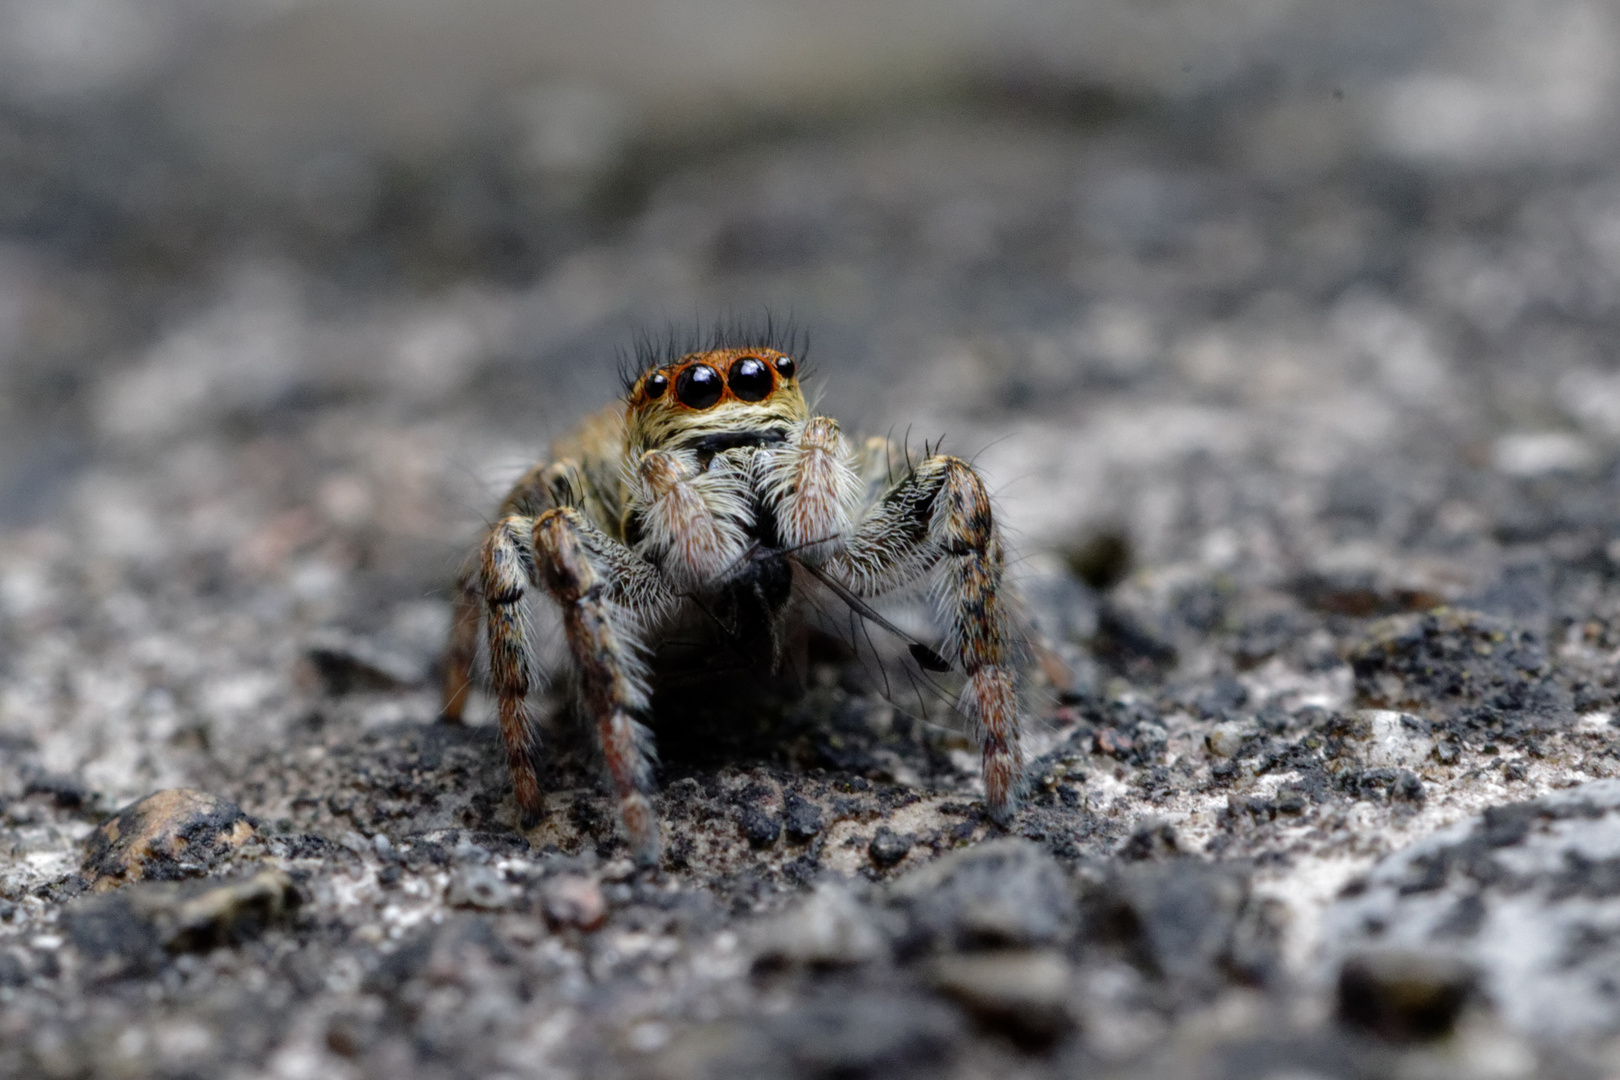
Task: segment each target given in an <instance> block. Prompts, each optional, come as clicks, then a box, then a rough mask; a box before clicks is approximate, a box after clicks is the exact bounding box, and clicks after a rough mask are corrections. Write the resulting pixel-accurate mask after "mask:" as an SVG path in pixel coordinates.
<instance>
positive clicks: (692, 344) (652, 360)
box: [619, 311, 810, 394]
mask: <svg viewBox="0 0 1620 1080" xmlns="http://www.w3.org/2000/svg"><path fill="white" fill-rule="evenodd" d="M632 348H633V350H634V351H633V353H632V354H631V355H628V356H625V355H621V357H620V362H619V377H620V379H621V380H622V381H623V383H624V390H625V393H626V394H628V393H630V392H631V391H633V390H634V389H635V387H636V382H637V380H638V379H640V378H641V376H642V375H643V374H644V373H646V372H648V371H650V370H652V369H653V368H659V367H664V366H665V365H667V364H672V363H674V362H675V361H677V360H679V359H680V358H681V357H683V356H687V355H689V354H691V353H697V352H712V351H714V350H718V349H746V348H757V349H772V350H774V351H776V352H779V353H786V354H787V355H788V356H791V357H793V358H794V359H795V360H796V361H798V363H799V374H800V376H801V377H802V376H803V374H804V359H805V354H806V353H808V352H809V351H810V335H809V333H808V332H807V331H805V330H804V329H802V328H801V327H800V326H799V325H798V323H797V322H795V321H794V319H793V317H792V316H791V315H789V316H787V317H786V318H781V319H779V318H777V317H776V316H774V315H772V314H771V313H770V312H769V311H767V312H765V313H764V314H763V315H761V316H759V317H756V318H752V319H749V318H740V317H733V318H729V319H723V320H720V321H718V322H715V323H713V324H708V325H705V324H703V323H699V322H694V323H692V324H690V325H688V326H676V325H674V324H673V323H672V324H670V325H669V326H667V327H666V328H665V329H664V332H663V333H662V334H656V333H653V332H652V331H649V330H646V329H642V330H638V331H637V332H636V334H635V337H634V340H633V342H632Z"/></svg>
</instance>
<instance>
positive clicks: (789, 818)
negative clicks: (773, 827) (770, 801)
mask: <svg viewBox="0 0 1620 1080" xmlns="http://www.w3.org/2000/svg"><path fill="white" fill-rule="evenodd" d="M782 805H783V810H784V816H785V818H786V824H787V836H788V839H789V840H791V841H793V842H794V843H795V844H804V843H808V842H809V841H811V840H813V839H815V837H816V835H817V834H818V833H820V832H821V829H822V822H821V807H819V806H817V805H816V804H815V803H813V802H811V801H810V800H809V799H805V798H802V797H800V796H798V795H789V796H788V797H787V798H786V799H784V800H783V804H782Z"/></svg>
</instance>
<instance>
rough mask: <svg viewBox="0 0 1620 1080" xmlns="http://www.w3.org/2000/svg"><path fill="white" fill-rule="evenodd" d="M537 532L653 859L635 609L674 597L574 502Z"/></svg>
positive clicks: (634, 828)
mask: <svg viewBox="0 0 1620 1080" xmlns="http://www.w3.org/2000/svg"><path fill="white" fill-rule="evenodd" d="M533 536H534V551H535V557H536V564H537V566H538V568H539V572H540V578H541V580H542V581H543V582H544V583H545V586H546V589H547V590H548V591H549V592H550V593H551V597H552V599H553V600H555V601H556V602H557V605H558V606H559V607H560V608H561V609H562V615H563V626H564V629H565V630H566V632H567V635H568V647H569V650H570V651H571V652H572V653H573V657H574V662H575V664H576V665H577V666H578V668H579V673H580V690H581V696H582V698H583V703H584V706H585V709H586V711H587V712H588V713H589V715H590V718H591V720H592V721H593V722H594V723H595V725H596V734H597V740H598V742H599V743H600V744H601V747H602V756H603V758H604V760H605V761H606V763H607V770H608V775H609V776H610V777H611V778H612V780H613V788H614V793H615V794H616V795H617V797H618V800H619V818H620V820H621V821H622V822H623V823H624V829H625V832H626V833H627V834H628V835H629V839H630V849H631V852H632V854H633V855H634V856H635V859H636V861H637V862H638V863H641V864H642V865H644V866H649V865H653V864H656V863H657V862H658V853H659V839H658V818H657V816H656V815H655V814H654V813H653V808H652V802H651V801H650V800H649V799H648V797H647V792H648V788H649V786H650V785H649V781H650V779H651V777H650V767H649V766H650V759H651V755H652V745H651V741H652V740H651V737H650V736H649V735H648V733H647V729H646V728H644V727H642V726H641V724H640V723H638V722H637V720H636V716H637V714H640V713H644V712H645V711H646V709H647V704H648V699H647V686H646V675H645V671H644V669H643V665H642V663H641V661H640V659H639V658H638V656H637V649H638V646H639V642H638V641H637V638H638V636H639V627H638V626H637V620H636V619H635V618H634V617H633V616H632V615H631V614H630V613H631V612H632V611H637V610H639V611H642V612H645V613H646V616H647V617H655V616H657V615H658V614H659V613H660V611H661V610H662V609H663V608H664V607H665V606H666V605H667V604H668V603H670V601H671V600H672V597H671V595H670V594H669V592H668V590H667V588H666V587H665V586H664V584H663V582H662V580H661V579H660V577H659V576H658V573H657V571H656V570H655V569H654V568H653V567H652V566H651V565H649V564H648V563H647V562H645V561H644V560H642V559H640V558H637V557H636V556H635V554H634V553H632V552H631V551H630V550H629V549H628V548H626V547H625V546H624V545H622V544H620V543H618V542H617V541H614V540H612V539H610V538H609V537H607V536H605V535H604V534H603V533H602V532H600V531H599V530H597V529H596V528H595V527H594V526H592V525H591V524H590V523H589V522H588V521H587V520H586V518H585V515H584V514H582V513H581V512H580V511H578V510H577V509H574V508H573V507H558V508H557V509H554V510H548V511H546V512H545V513H544V514H541V515H540V517H539V518H537V519H536V520H535V522H534V533H533Z"/></svg>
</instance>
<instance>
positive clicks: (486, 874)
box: [447, 864, 516, 911]
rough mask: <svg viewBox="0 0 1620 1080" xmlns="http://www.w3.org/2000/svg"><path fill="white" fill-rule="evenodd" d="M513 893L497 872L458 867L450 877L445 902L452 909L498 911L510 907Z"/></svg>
mask: <svg viewBox="0 0 1620 1080" xmlns="http://www.w3.org/2000/svg"><path fill="white" fill-rule="evenodd" d="M515 892H516V890H514V889H513V888H512V886H511V885H509V884H508V883H507V881H506V879H505V878H503V877H502V876H501V874H500V872H499V871H498V870H495V869H494V868H492V867H489V866H480V865H478V864H474V865H471V866H463V867H460V868H458V869H457V870H456V872H455V873H454V874H452V875H451V877H450V893H449V896H448V897H447V902H448V903H449V904H450V906H452V907H475V908H483V909H484V910H486V911H498V910H500V909H501V908H505V907H510V906H511V904H512V900H513V898H514V896H515Z"/></svg>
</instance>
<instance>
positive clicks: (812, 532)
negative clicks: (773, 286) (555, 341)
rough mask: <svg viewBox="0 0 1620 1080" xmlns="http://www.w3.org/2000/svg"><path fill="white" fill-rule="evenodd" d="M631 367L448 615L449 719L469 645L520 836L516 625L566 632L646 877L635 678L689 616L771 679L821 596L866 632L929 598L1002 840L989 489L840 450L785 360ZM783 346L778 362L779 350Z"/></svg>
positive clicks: (942, 658)
mask: <svg viewBox="0 0 1620 1080" xmlns="http://www.w3.org/2000/svg"><path fill="white" fill-rule="evenodd" d="M714 344H715V346H716V347H712V348H709V349H707V350H705V351H701V352H689V353H686V354H685V355H680V356H674V355H670V353H673V352H674V351H675V350H670V352H669V353H665V354H663V355H657V356H649V357H645V358H644V362H643V365H642V370H640V371H639V372H638V373H637V374H636V375H635V376H634V377H633V378H632V379H631V380H629V384H628V388H627V392H626V397H625V400H624V401H623V402H621V403H616V404H615V405H613V406H612V407H610V408H608V409H606V410H604V411H602V412H600V413H597V414H595V415H593V416H591V417H589V418H587V419H586V420H585V421H584V423H582V424H581V425H580V427H579V428H578V429H577V430H576V431H574V432H573V433H572V434H570V435H569V436H567V437H566V438H564V439H562V440H560V441H559V442H558V443H557V444H556V445H555V446H554V447H553V448H552V460H551V461H550V462H545V463H541V464H539V465H536V466H535V467H534V468H532V469H530V470H529V472H528V473H526V474H525V475H524V476H523V477H522V478H521V479H520V480H519V481H518V482H517V485H516V486H515V487H514V488H513V489H512V491H511V492H510V494H508V495H507V497H506V500H505V502H503V503H502V505H501V509H500V513H499V515H498V519H497V520H496V522H495V524H494V525H492V526H491V527H490V529H489V530H488V532H487V534H486V535H485V537H484V540H483V542H482V544H481V545H480V547H479V549H478V552H477V553H476V555H475V557H474V558H472V559H471V560H469V562H468V567H467V569H466V571H465V572H464V573H463V575H462V579H461V585H460V589H459V590H458V593H457V598H456V610H455V614H454V621H453V624H452V629H451V634H450V643H449V650H448V658H447V664H446V675H445V685H444V716H445V718H446V719H447V720H451V721H457V720H459V719H460V717H461V713H462V709H463V706H464V703H465V699H466V695H467V691H468V688H469V686H470V684H471V672H472V666H473V662H474V658H475V655H476V653H477V651H478V649H477V646H478V630H479V626H480V625H481V624H482V625H483V626H484V627H485V633H486V636H487V641H488V651H489V660H490V677H491V683H492V688H493V691H494V695H495V699H496V706H497V709H498V712H499V717H500V726H501V734H502V737H503V739H504V741H505V744H506V752H507V761H508V764H509V766H510V768H511V772H512V782H513V786H514V788H515V789H516V796H517V803H518V808H519V812H520V814H521V816H522V818H523V821H524V824H525V825H530V824H533V823H534V822H536V821H538V820H539V818H540V816H541V812H542V809H543V798H542V794H541V791H540V785H539V781H538V778H537V776H536V771H535V752H536V749H537V747H536V735H535V731H534V726H533V723H532V719H531V716H530V713H529V706H528V696H529V690H530V687H531V686H532V685H533V683H534V681H535V678H536V671H535V660H534V655H533V651H532V647H531V642H529V641H528V640H526V637H525V621H524V619H523V616H522V605H523V603H524V599H525V596H526V594H527V593H528V592H529V591H530V590H531V589H536V588H538V589H540V590H542V591H543V592H544V593H545V595H546V596H548V597H549V598H550V600H551V602H552V603H553V604H555V605H556V606H557V607H558V608H559V609H560V611H561V614H562V620H563V628H564V632H565V634H566V636H567V641H568V649H569V652H570V654H571V656H572V659H573V663H574V665H575V667H576V668H577V669H578V676H579V678H578V685H579V692H580V696H581V704H582V706H583V708H584V710H585V712H586V715H587V716H588V717H589V719H590V721H591V723H592V725H593V726H594V729H595V732H596V737H597V739H598V741H599V743H600V746H601V750H602V755H603V758H604V760H605V761H606V764H607V771H608V773H609V775H610V777H611V779H612V784H613V788H614V792H615V794H616V796H617V798H618V805H619V813H620V817H621V820H622V822H623V825H624V828H625V831H626V833H627V834H628V837H629V841H630V846H631V849H632V851H633V853H634V855H635V857H636V859H637V860H638V861H640V862H642V863H644V864H650V863H656V862H657V860H658V856H659V825H658V819H657V816H656V814H655V812H654V810H653V806H652V803H651V801H650V799H649V797H648V796H649V793H650V790H651V771H650V761H651V757H652V740H651V736H650V734H649V732H648V731H647V729H646V728H645V727H644V726H643V725H642V723H641V720H642V719H644V718H645V717H646V716H647V713H648V709H649V705H650V688H649V685H648V670H647V665H646V662H645V657H646V656H647V654H648V653H649V652H650V650H651V649H652V648H653V647H654V646H656V645H657V644H658V643H659V641H660V640H661V638H662V636H663V635H664V634H665V633H667V632H668V631H669V629H670V628H671V627H673V626H677V625H679V624H681V622H682V620H683V619H687V620H689V619H690V618H691V617H692V616H693V613H694V611H701V612H712V611H713V610H716V609H723V610H738V609H739V606H742V607H746V608H747V609H748V610H750V611H751V612H753V613H755V616H756V618H755V619H754V621H753V622H751V623H750V626H755V627H757V628H758V631H759V633H760V634H762V635H763V636H765V637H766V638H768V639H769V640H768V647H767V648H766V649H765V650H764V653H765V654H766V655H768V656H769V657H770V660H771V662H773V663H774V662H777V661H779V659H780V647H779V645H778V642H779V641H780V640H781V636H780V631H781V623H782V622H783V621H784V620H785V619H786V618H787V617H788V616H789V614H790V612H791V610H792V607H793V599H794V597H795V595H796V593H798V592H799V591H801V590H803V589H805V588H807V587H810V586H811V585H812V584H816V585H819V586H822V587H825V588H828V589H831V590H832V591H834V592H835V593H836V594H837V595H838V596H840V597H842V598H843V599H844V600H845V601H846V602H848V603H850V604H851V605H852V606H855V607H856V609H857V610H861V611H863V612H864V613H865V614H867V615H868V616H870V617H872V618H875V619H880V620H881V616H878V615H877V614H876V613H875V612H873V611H872V610H871V609H870V608H868V607H866V606H865V600H866V598H870V597H877V596H881V595H883V594H886V593H889V592H892V591H894V590H898V589H902V588H905V587H907V586H910V585H914V584H916V583H919V582H921V581H924V580H931V581H932V583H933V586H934V595H935V597H936V599H937V606H938V610H939V616H940V619H941V622H942V624H943V626H942V629H943V630H944V639H943V640H944V643H943V647H942V648H941V649H940V650H938V651H936V650H933V649H930V648H928V647H926V646H923V645H921V644H913V645H912V646H911V653H912V656H913V658H914V659H915V661H916V662H917V663H918V664H919V665H920V666H922V667H924V668H926V669H928V670H932V671H938V670H943V669H945V668H947V667H954V668H958V669H960V671H961V672H962V673H963V674H964V675H965V676H966V681H965V683H964V685H963V687H962V690H961V697H960V701H959V707H960V709H961V711H962V712H963V713H964V714H965V715H966V716H968V717H969V718H970V719H972V720H973V721H975V722H976V724H977V727H978V730H979V734H980V741H981V745H982V748H983V759H984V789H985V801H986V805H987V808H988V810H989V812H990V815H991V816H992V817H993V818H995V819H996V820H998V821H1002V822H1006V821H1007V820H1009V819H1010V817H1011V815H1012V813H1013V810H1014V808H1015V804H1016V798H1017V789H1018V785H1019V781H1020V778H1021V774H1022V771H1023V757H1022V753H1021V750H1020V747H1019V712H1018V701H1017V693H1016V690H1015V678H1014V672H1013V659H1012V653H1013V645H1014V642H1013V634H1012V630H1011V628H1010V620H1009V615H1008V611H1007V603H1008V601H1007V596H1006V594H1005V592H1004V588H1003V578H1002V573H1003V553H1002V544H1001V537H1000V534H999V531H998V529H997V527H996V523H995V521H994V519H993V518H992V516H991V508H990V500H989V497H988V495H987V493H986V491H985V485H984V481H983V480H982V479H981V478H980V477H979V475H978V473H977V472H975V471H974V469H973V467H972V466H971V465H969V464H968V463H967V462H965V461H962V460H961V459H960V458H955V457H951V456H949V455H945V454H938V453H935V454H929V455H927V456H925V457H924V458H923V459H922V460H920V461H918V462H916V463H914V464H913V463H911V462H910V461H909V459H908V458H907V455H906V454H905V453H904V451H903V449H902V448H900V447H897V446H896V445H894V444H892V443H891V442H890V441H889V440H887V439H882V438H873V439H868V440H866V441H865V442H863V443H862V444H861V445H860V446H859V447H858V448H854V447H851V446H850V444H849V443H848V442H847V441H846V440H845V438H844V436H843V435H842V434H841V433H840V431H839V427H838V423H837V422H836V421H835V420H832V419H830V418H828V417H825V416H816V415H814V414H813V413H812V412H811V410H810V407H809V405H808V404H807V402H806V401H805V397H804V394H803V392H802V391H801V390H800V387H799V381H798V365H797V364H796V362H795V359H794V357H793V356H791V355H789V352H788V351H784V349H779V348H774V347H766V346H765V345H763V344H757V345H741V344H737V343H736V342H734V341H723V340H722V341H718V342H715V343H714ZM778 344H782V343H780V342H778Z"/></svg>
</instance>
